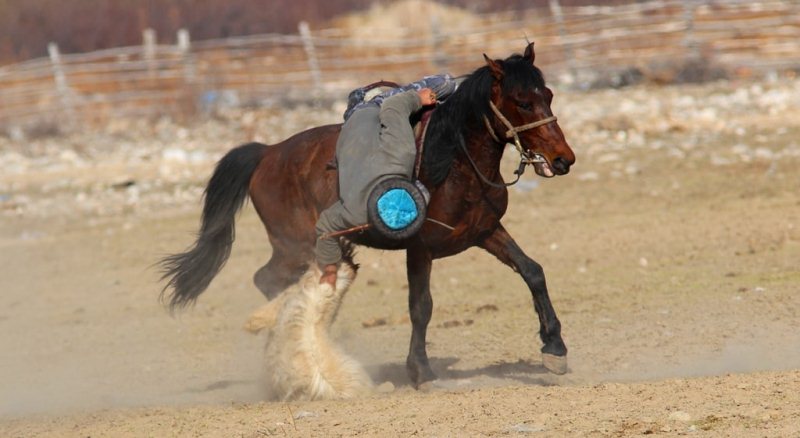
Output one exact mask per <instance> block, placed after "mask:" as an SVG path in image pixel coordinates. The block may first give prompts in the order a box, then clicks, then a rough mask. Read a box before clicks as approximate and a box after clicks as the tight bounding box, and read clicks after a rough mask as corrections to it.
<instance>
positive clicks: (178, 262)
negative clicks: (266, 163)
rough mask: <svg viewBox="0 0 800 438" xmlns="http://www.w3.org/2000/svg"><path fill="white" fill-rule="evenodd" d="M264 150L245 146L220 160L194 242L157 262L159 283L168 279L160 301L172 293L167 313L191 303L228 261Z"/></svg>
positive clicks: (249, 145)
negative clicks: (237, 221) (237, 215)
mask: <svg viewBox="0 0 800 438" xmlns="http://www.w3.org/2000/svg"><path fill="white" fill-rule="evenodd" d="M264 148H266V145H263V144H261V143H248V144H245V145H242V146H239V147H237V148H236V149H233V150H232V151H230V152H228V153H227V154H226V155H225V156H224V157H222V159H221V160H220V161H219V162H218V163H217V166H216V168H215V169H214V174H213V175H212V176H211V180H210V181H209V182H208V186H207V187H206V191H205V195H204V197H205V202H204V204H203V216H202V223H201V225H200V232H199V233H198V236H197V240H196V241H195V242H194V244H193V245H192V246H190V247H189V248H188V249H187V250H186V251H185V252H182V253H179V254H173V255H170V256H168V257H165V258H164V259H162V260H161V261H160V262H159V264H160V265H161V270H162V273H163V276H162V277H161V279H162V280H164V279H167V278H169V282H168V283H167V285H166V286H164V289H163V290H162V291H161V300H162V301H166V297H165V292H166V291H167V289H170V288H171V289H172V293H171V294H169V307H170V310H174V309H175V308H176V307H186V306H187V305H188V304H191V303H194V301H195V300H196V299H197V297H198V296H200V294H201V293H202V292H203V291H204V290H206V288H207V287H208V285H209V283H211V280H212V279H213V278H214V276H216V275H217V273H219V271H220V269H222V267H223V266H224V265H225V262H226V261H227V260H228V256H230V253H231V246H232V245H233V240H234V238H235V236H236V231H235V228H234V226H235V216H236V213H237V212H238V211H239V209H240V208H241V207H242V205H243V204H244V201H245V200H246V199H247V195H248V187H249V184H250V179H251V178H252V176H253V173H254V172H255V170H256V168H257V167H258V165H259V163H260V162H261V157H262V156H263V152H264Z"/></svg>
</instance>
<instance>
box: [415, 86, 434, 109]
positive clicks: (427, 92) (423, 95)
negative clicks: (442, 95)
mask: <svg viewBox="0 0 800 438" xmlns="http://www.w3.org/2000/svg"><path fill="white" fill-rule="evenodd" d="M417 96H419V101H420V102H421V103H422V106H428V105H433V104H434V103H436V93H434V92H433V90H431V89H430V88H423V89H421V90H419V91H417Z"/></svg>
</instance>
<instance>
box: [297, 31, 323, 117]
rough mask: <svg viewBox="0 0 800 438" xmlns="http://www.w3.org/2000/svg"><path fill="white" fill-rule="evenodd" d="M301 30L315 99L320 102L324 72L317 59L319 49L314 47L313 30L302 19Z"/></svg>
mask: <svg viewBox="0 0 800 438" xmlns="http://www.w3.org/2000/svg"><path fill="white" fill-rule="evenodd" d="M297 28H298V30H299V31H300V37H301V38H302V39H303V48H304V49H305V51H306V56H307V57H308V68H309V70H310V71H311V80H312V82H313V87H314V89H313V93H314V100H315V101H316V103H319V98H320V97H321V95H322V72H321V71H320V69H319V61H318V60H317V51H316V50H315V49H314V40H313V39H312V38H311V30H310V29H309V28H308V23H306V22H305V21H301V22H300V24H298V25H297Z"/></svg>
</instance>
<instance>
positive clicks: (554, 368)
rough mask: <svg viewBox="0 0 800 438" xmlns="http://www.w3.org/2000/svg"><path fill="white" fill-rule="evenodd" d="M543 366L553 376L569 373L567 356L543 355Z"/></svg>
mask: <svg viewBox="0 0 800 438" xmlns="http://www.w3.org/2000/svg"><path fill="white" fill-rule="evenodd" d="M542 365H544V367H545V368H546V369H547V371H550V372H551V373H553V374H558V375H562V374H566V373H567V356H556V355H554V354H549V353H542Z"/></svg>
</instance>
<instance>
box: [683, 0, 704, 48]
mask: <svg viewBox="0 0 800 438" xmlns="http://www.w3.org/2000/svg"><path fill="white" fill-rule="evenodd" d="M695 6H696V5H695V1H694V0H683V20H684V21H685V22H686V33H685V34H684V37H683V46H684V47H685V48H686V50H687V51H688V52H689V59H692V60H695V59H698V58H699V57H700V48H699V46H698V44H697V39H696V38H695V36H694V9H695Z"/></svg>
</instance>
